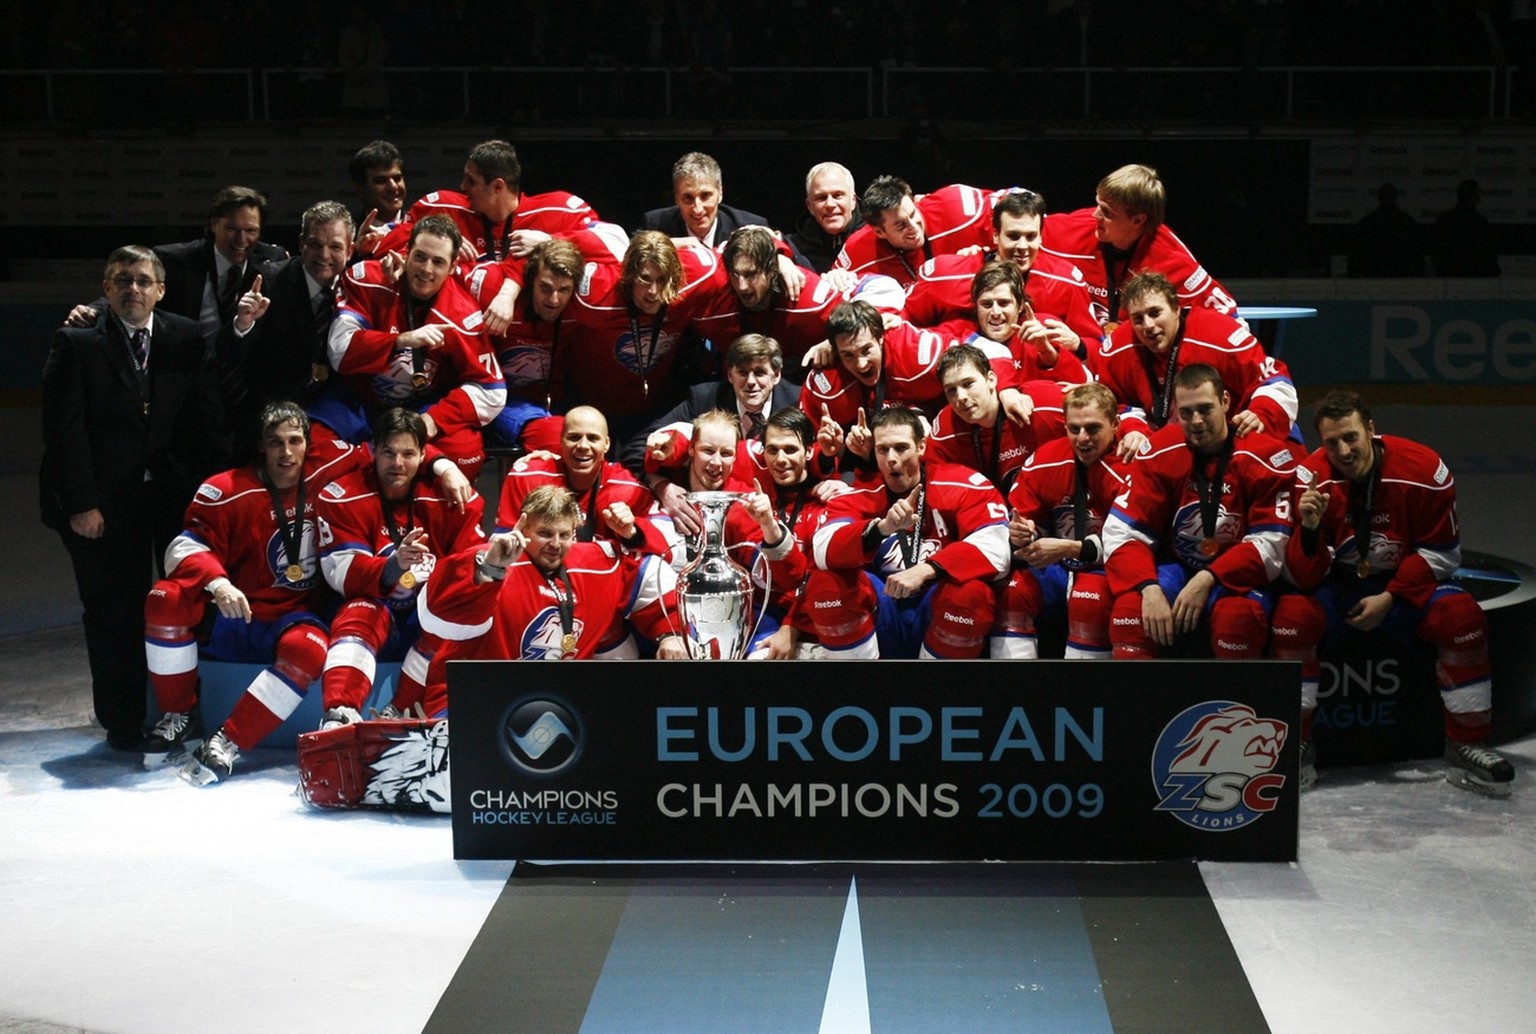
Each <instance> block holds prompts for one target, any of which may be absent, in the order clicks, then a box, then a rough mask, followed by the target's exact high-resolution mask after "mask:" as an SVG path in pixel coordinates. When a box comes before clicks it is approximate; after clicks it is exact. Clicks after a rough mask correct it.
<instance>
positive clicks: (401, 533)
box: [379, 482, 416, 549]
mask: <svg viewBox="0 0 1536 1034" xmlns="http://www.w3.org/2000/svg"><path fill="white" fill-rule="evenodd" d="M408 492H409V494H408V495H407V496H406V497H405V525H404V527H396V526H395V507H394V506H393V505H392V504H391V503H390V501H389V500H388V499H385V498H384V493H383V492H380V493H379V507H380V509H382V510H383V511H384V530H385V532H387V533H388V534H389V541H390V542H392V543H394V546H395V548H396V549H399V548H400V543H401V541H402V540H403V539H404V538H405V536H406V534H407V533H408V532H410V531H411V530H412V529H413V528H415V527H416V483H415V482H412V483H411V485H410V487H409V489H408Z"/></svg>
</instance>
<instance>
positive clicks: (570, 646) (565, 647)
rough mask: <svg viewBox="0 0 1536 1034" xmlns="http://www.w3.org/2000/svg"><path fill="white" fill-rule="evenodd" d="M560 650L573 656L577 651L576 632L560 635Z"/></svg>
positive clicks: (568, 655)
mask: <svg viewBox="0 0 1536 1034" xmlns="http://www.w3.org/2000/svg"><path fill="white" fill-rule="evenodd" d="M560 651H561V652H562V653H564V654H565V655H566V656H567V657H570V656H573V655H574V654H575V653H576V633H575V632H567V633H565V635H563V636H561V637H560Z"/></svg>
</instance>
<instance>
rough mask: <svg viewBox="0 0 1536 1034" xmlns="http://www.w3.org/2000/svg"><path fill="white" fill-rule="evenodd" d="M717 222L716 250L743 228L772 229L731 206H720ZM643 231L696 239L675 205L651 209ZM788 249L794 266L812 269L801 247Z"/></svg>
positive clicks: (767, 222)
mask: <svg viewBox="0 0 1536 1034" xmlns="http://www.w3.org/2000/svg"><path fill="white" fill-rule="evenodd" d="M715 223H716V224H717V229H716V231H715V247H716V248H721V247H724V245H725V241H726V238H728V237H730V235H731V234H732V233H733V232H735V231H736V230H739V229H741V228H742V227H743V226H767V227H770V228H771V227H772V226H773V224H772V223H770V222H769V221H768V220H767V219H764V218H763V217H762V216H760V215H757V214H756V213H754V212H748V211H746V210H745V209H741V208H733V207H732V206H730V205H721V206H720V207H719V208H717V209H715ZM640 229H642V230H660V231H661V232H662V233H664V234H666V235H667V236H668V237H691V236H693V234H692V232H691V231H690V230H689V229H688V224H687V223H685V222H683V213H681V212H679V211H678V210H677V206H676V205H673V206H672V207H671V208H653V209H651V210H650V211H649V212H647V213H645V215H644V216H642V217H641V221H640ZM789 249H790V251H791V252H793V256H792V257H793V258H794V261H795V265H797V266H804V267H805V268H806V269H810V268H811V262H810V260H809V259H807V258H806V257H805V256H804V255H802V254H800V249H799V248H797V247H795V246H794V244H792V243H791V244H790V245H789Z"/></svg>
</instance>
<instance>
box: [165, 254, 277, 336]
mask: <svg viewBox="0 0 1536 1034" xmlns="http://www.w3.org/2000/svg"><path fill="white" fill-rule="evenodd" d="M154 250H155V254H156V255H159V256H160V261H161V262H162V263H164V264H165V297H164V298H162V299H160V304H159V305H158V306H156V309H157V311H159V312H169V313H172V314H174V315H177V316H185V317H186V318H187V319H189V320H191V321H192V322H194V323H196V322H197V317H198V315H199V314H201V313H202V311H203V288H204V287H205V286H206V285H207V283H208V276H209V273H210V271H211V270H214V269H217V268H218V267H217V265H216V263H215V262H214V259H213V240H212V239H211V238H208V237H204V238H203V239H202V240H196V241H183V242H181V243H180V244H157V245H156V246H155V249H154ZM287 257H288V253H287V252H286V251H284V250H283V249H282V248H280V247H278V246H277V245H276V244H267V243H265V242H264V241H257V242H256V246H255V247H253V248H252V249H251V255H250V258H249V259H247V260H246V263H245V275H244V276H242V277H241V278H240V290H241V291H242V292H243V291H247V290H249V289H250V286H251V281H253V280H255V279H256V273H257V271H258V269H259V268H260V267H261V266H262V265H263V264H271V263H274V262H280V261H281V260H283V259H285V258H287Z"/></svg>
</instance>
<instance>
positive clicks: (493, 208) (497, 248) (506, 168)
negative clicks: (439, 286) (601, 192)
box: [366, 140, 624, 265]
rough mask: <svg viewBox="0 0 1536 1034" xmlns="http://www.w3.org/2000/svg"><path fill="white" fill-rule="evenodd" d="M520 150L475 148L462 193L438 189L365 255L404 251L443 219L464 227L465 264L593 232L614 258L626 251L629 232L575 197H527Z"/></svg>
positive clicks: (502, 145)
mask: <svg viewBox="0 0 1536 1034" xmlns="http://www.w3.org/2000/svg"><path fill="white" fill-rule="evenodd" d="M522 181H523V167H522V163H521V162H520V161H519V160H518V157H517V149H516V148H515V147H513V146H512V145H511V144H509V143H508V142H507V141H505V140H486V141H484V142H483V143H479V144H476V145H475V146H474V147H473V148H471V149H470V152H469V156H468V157H467V158H466V159H465V161H464V179H463V181H462V182H461V183H460V184H459V189H458V190H457V191H453V190H435V191H433V192H432V193H430V194H428V195H427V196H425V197H423V198H422V199H421V200H420V201H418V202H416V203H415V204H414V205H412V206H411V207H410V210H409V211H408V212H407V213H406V217H405V220H404V221H403V222H402V223H400V225H398V226H396V227H395V228H394V229H393V230H391V231H390V232H389V233H388V234H386V235H385V236H384V237H383V239H382V240H381V241H380V242H379V243H378V244H377V245H376V246H375V248H374V250H373V251H371V252H368V253H366V254H368V255H370V256H371V257H373V258H379V257H382V256H383V255H384V254H385V253H386V252H390V251H397V252H398V251H400V250H401V249H402V248H403V247H405V245H406V242H407V238H408V236H409V234H410V231H411V225H412V224H413V223H416V222H419V221H421V220H422V219H425V218H427V217H428V216H434V215H439V216H443V217H444V218H446V219H448V220H450V221H451V222H453V223H454V225H456V226H457V227H458V228H459V236H460V237H461V238H462V240H463V251H462V253H461V254H460V255H459V256H457V257H458V258H461V259H463V260H465V264H466V265H473V264H478V263H481V262H498V261H500V260H501V259H503V258H505V257H507V256H508V255H517V256H525V255H527V254H528V251H529V250H530V249H531V248H532V247H533V246H534V245H535V244H537V243H538V242H539V241H541V240H543V239H544V238H546V237H549V236H556V235H567V234H571V233H575V232H577V231H580V230H593V231H596V232H598V233H600V234H602V235H603V236H604V237H605V238H607V239H609V240H611V241H612V250H613V254H614V256H615V257H617V256H618V255H620V254H622V253H623V251H624V231H623V230H620V229H619V228H618V227H616V226H613V225H612V224H608V223H603V222H602V221H601V220H600V219H599V218H598V215H597V213H596V212H595V211H593V210H592V206H591V205H589V204H587V203H586V202H585V201H583V200H582V199H581V198H579V197H577V196H576V195H575V194H569V193H566V192H565V191H563V190H553V191H550V192H548V193H545V194H524V193H523V191H522Z"/></svg>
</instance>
